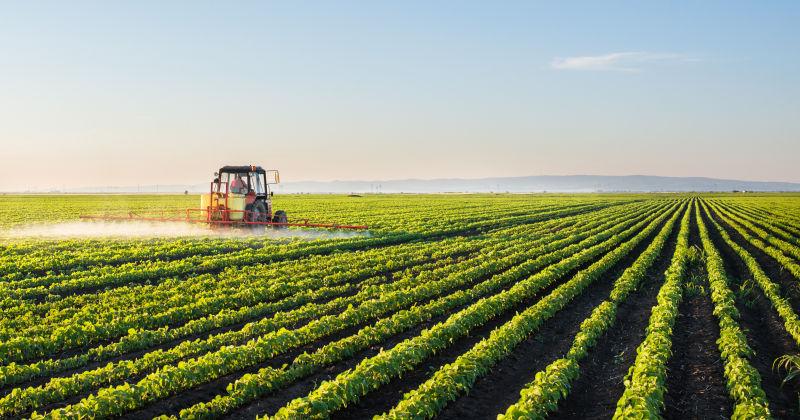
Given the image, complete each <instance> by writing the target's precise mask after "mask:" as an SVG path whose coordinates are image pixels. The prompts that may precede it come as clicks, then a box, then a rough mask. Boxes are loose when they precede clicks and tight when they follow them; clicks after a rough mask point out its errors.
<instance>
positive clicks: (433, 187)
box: [67, 175, 800, 193]
mask: <svg viewBox="0 0 800 420" xmlns="http://www.w3.org/2000/svg"><path fill="white" fill-rule="evenodd" d="M207 189H208V184H207V183H203V184H195V185H159V186H155V185H147V186H138V187H97V188H80V189H71V190H67V192H73V193H78V192H112V193H123V192H164V193H167V192H184V191H189V192H191V193H198V192H203V191H207ZM734 190H736V191H800V183H791V182H760V181H739V180H731V179H715V178H701V177H664V176H645V175H628V176H595V175H564V176H560V175H542V176H522V177H500V178H480V179H458V178H454V179H403V180H388V181H329V182H320V181H307V182H284V183H282V184H280V185H278V188H277V189H276V191H277V192H283V193H350V192H358V193H368V192H382V193H401V192H405V193H435V192H506V191H508V192H514V193H522V192H688V191H713V192H721V191H734Z"/></svg>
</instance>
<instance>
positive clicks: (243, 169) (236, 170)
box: [219, 165, 267, 174]
mask: <svg viewBox="0 0 800 420" xmlns="http://www.w3.org/2000/svg"><path fill="white" fill-rule="evenodd" d="M223 172H228V173H233V174H242V173H247V172H257V173H259V174H263V173H266V172H267V171H265V170H264V168H262V167H260V166H254V165H246V166H223V167H221V168H219V173H223Z"/></svg>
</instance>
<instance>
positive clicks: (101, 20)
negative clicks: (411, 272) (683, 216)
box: [0, 1, 800, 191]
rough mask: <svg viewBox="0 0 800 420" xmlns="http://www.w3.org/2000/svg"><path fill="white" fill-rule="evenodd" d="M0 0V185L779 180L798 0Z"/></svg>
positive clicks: (799, 132) (791, 100)
mask: <svg viewBox="0 0 800 420" xmlns="http://www.w3.org/2000/svg"><path fill="white" fill-rule="evenodd" d="M615 5H616V7H609V6H608V5H604V4H600V3H571V4H569V5H567V4H565V3H555V4H533V3H531V2H507V3H502V4H499V3H474V4H465V3H450V2H442V3H435V4H429V3H425V2H414V3H403V4H386V3H377V4H376V3H369V2H336V3H330V4H313V5H309V4H295V3H289V4H267V3H262V2H230V3H219V4H214V3H199V2H170V3H160V2H136V3H114V4H112V3H103V2H70V3H61V2H50V3H47V2H46V3H36V4H32V3H13V4H11V3H7V4H4V5H2V6H0V13H1V14H0V15H1V16H3V19H2V21H3V24H2V25H0V47H1V48H2V51H3V52H4V54H2V55H0V89H1V90H2V95H0V118H2V124H0V146H2V149H0V150H2V152H0V153H2V159H0V191H17V190H22V189H31V190H44V189H70V188H81V187H92V186H105V185H109V186H112V185H116V186H129V185H155V184H194V183H197V182H204V181H207V180H210V178H211V174H212V173H213V172H214V171H215V170H216V169H217V168H219V167H220V166H221V165H224V164H242V163H244V164H250V163H252V164H258V165H262V166H264V167H268V168H276V169H279V170H280V171H281V175H282V180H283V181H286V182H293V181H297V182H299V181H332V180H343V181H351V180H367V181H369V180H400V179H414V178H416V179H441V178H473V179H474V178H486V177H508V176H531V175H534V176H535V175H569V174H581V175H593V176H622V175H633V174H640V175H650V176H671V177H710V178H717V179H735V180H748V181H775V182H800V169H798V166H799V165H798V164H797V162H798V156H800V118H798V116H800V49H798V48H797V45H796V43H797V40H798V39H800V26H798V25H796V22H797V21H800V3H796V2H789V1H779V2H771V3H761V2H737V3H730V2H721V1H719V2H703V3H699V4H698V3H693V2H671V3H668V4H662V5H652V4H641V3H637V2H621V3H615Z"/></svg>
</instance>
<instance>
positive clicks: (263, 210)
mask: <svg viewBox="0 0 800 420" xmlns="http://www.w3.org/2000/svg"><path fill="white" fill-rule="evenodd" d="M247 207H248V208H247V210H248V211H249V213H247V214H248V218H247V221H248V222H268V221H269V220H268V219H269V218H268V217H267V206H266V205H264V202H262V201H256V202H255V203H253V204H250V205H249V206H247ZM265 226H266V225H250V229H251V230H252V231H253V232H256V233H263V232H264V228H265Z"/></svg>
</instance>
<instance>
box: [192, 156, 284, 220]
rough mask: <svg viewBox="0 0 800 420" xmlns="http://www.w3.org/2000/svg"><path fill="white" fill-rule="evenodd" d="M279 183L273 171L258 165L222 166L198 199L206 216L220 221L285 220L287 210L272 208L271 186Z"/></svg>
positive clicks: (276, 172)
mask: <svg viewBox="0 0 800 420" xmlns="http://www.w3.org/2000/svg"><path fill="white" fill-rule="evenodd" d="M278 182H280V175H279V174H278V171H276V170H265V169H263V168H261V167H260V166H253V165H250V166H223V167H221V168H220V169H219V172H217V173H215V174H214V180H213V181H212V182H211V191H210V193H209V194H204V195H202V196H201V199H200V207H201V208H204V209H207V211H208V217H209V218H210V219H212V220H219V221H223V222H234V223H236V222H244V223H255V226H262V227H263V225H262V223H265V222H266V223H270V222H271V223H286V222H287V218H286V213H285V212H283V211H280V210H279V211H276V212H274V213H273V210H272V191H270V185H274V184H277V183H278Z"/></svg>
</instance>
